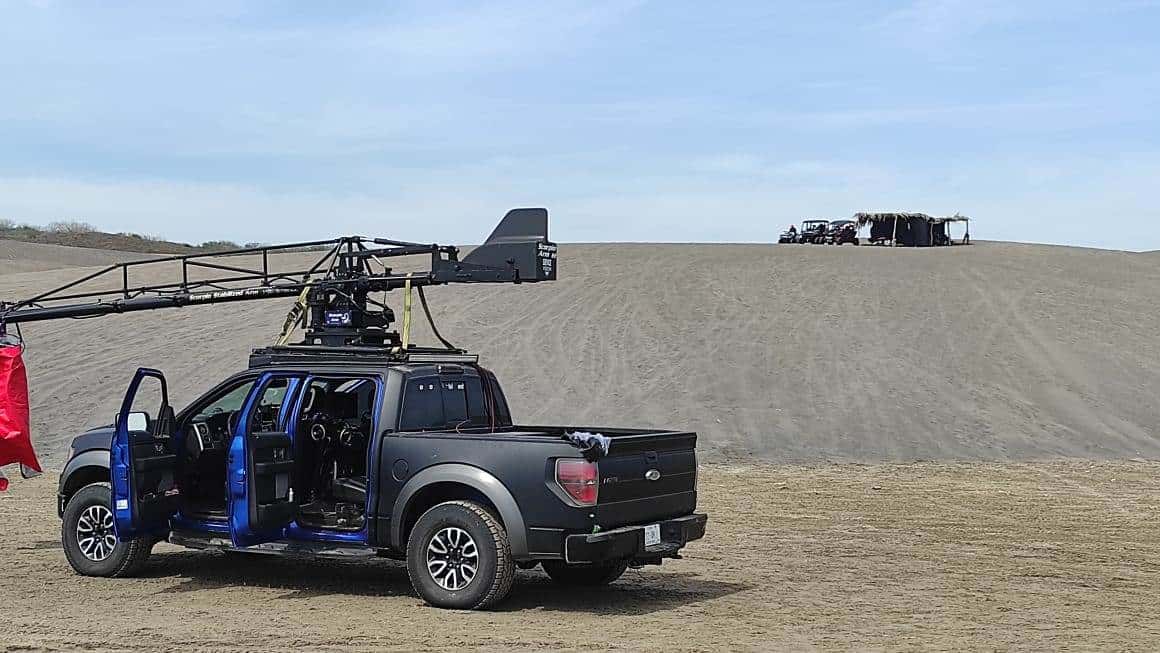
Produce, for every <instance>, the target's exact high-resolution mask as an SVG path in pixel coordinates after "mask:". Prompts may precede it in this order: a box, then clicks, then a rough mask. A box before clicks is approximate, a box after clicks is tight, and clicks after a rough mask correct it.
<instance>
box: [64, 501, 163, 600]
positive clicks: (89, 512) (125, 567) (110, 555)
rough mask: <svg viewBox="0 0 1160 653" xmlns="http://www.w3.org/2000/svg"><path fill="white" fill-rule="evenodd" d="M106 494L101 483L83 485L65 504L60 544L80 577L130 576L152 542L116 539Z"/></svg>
mask: <svg viewBox="0 0 1160 653" xmlns="http://www.w3.org/2000/svg"><path fill="white" fill-rule="evenodd" d="M110 494H111V493H110V491H109V486H108V485H105V484H103V483H95V484H93V485H86V486H85V487H83V488H81V489H80V490H78V491H77V493H76V494H74V495H73V496H72V498H71V499H69V502H68V505H66V506H65V509H64V519H63V521H62V522H61V544H62V545H63V546H64V556H65V558H66V559H68V563H69V564H70V565H72V568H73V570H75V571H76V572H77V573H78V574H80V575H82V576H104V577H108V578H118V577H121V576H131V575H133V574H134V573H136V572H137V571H138V570H140V568H141V567H142V565H144V564H145V561H146V560H148V559H149V553H150V552H151V551H152V550H153V545H154V544H156V540H154V539H152V538H141V539H136V540H130V541H128V542H122V541H120V540H118V539H117V536H116V535H115V534H114V533H113V511H112V509H111V508H110V507H109V506H110V505H112V501H111V497H110Z"/></svg>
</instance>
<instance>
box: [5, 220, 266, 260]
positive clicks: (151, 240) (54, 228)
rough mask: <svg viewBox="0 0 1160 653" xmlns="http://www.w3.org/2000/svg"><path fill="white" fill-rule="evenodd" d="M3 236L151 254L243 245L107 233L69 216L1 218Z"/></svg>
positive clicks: (248, 245) (187, 252)
mask: <svg viewBox="0 0 1160 653" xmlns="http://www.w3.org/2000/svg"><path fill="white" fill-rule="evenodd" d="M0 240H17V241H21V242H26V243H45V244H49V245H68V246H70V247H91V248H93V249H106V250H119V251H123V252H144V253H148V254H196V253H199V252H220V251H222V250H227V249H238V248H240V247H242V245H239V244H237V243H235V242H232V241H229V240H211V241H208V242H204V243H202V244H200V245H193V244H190V243H178V242H174V241H170V240H165V239H163V238H158V237H156V236H149V235H144V234H130V233H116V234H112V233H106V232H103V231H100V230H98V229H97V228H96V227H94V226H93V225H91V224H89V223H87V222H79V221H75V220H65V221H60V222H52V223H49V224H48V225H46V226H43V227H41V226H37V225H30V224H20V223H17V222H14V221H12V220H6V219H4V218H0ZM257 245H258V243H246V244H245V247H255V246H257Z"/></svg>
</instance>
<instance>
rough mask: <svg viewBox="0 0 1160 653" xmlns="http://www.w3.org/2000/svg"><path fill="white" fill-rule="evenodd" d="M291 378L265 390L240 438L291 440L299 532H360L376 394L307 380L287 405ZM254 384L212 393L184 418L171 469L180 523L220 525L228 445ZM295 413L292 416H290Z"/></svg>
mask: <svg viewBox="0 0 1160 653" xmlns="http://www.w3.org/2000/svg"><path fill="white" fill-rule="evenodd" d="M291 378H292V377H282V378H276V379H274V380H272V381H271V382H270V383H269V384H267V385H266V387H265V388H264V389H263V391H262V396H261V398H260V399H259V400H258V404H257V405H256V407H255V414H254V416H253V418H252V419H251V420H250V423H249V424H248V425H247V430H248V431H249V432H252V433H256V432H273V431H281V430H286V431H289V432H291V433H293V434H294V443H295V444H294V448H295V451H294V460H295V461H296V465H295V470H296V473H295V475H294V488H295V490H296V493H297V496H296V499H297V502H298V505H299V511H298V519H297V521H298V523H299V525H301V526H305V527H308V528H319V529H333V530H352V531H357V530H361V529H362V527H363V524H364V523H365V512H366V477H367V450H368V446H369V444H370V439H371V433H372V432H373V426H374V416H375V401H376V395H377V387H378V386H377V385H376V383H375V382H374V381H373V380H371V379H369V378H365V377H353V376H336V377H314V378H311V379H309V381H308V382H307V384H306V386H305V387H304V388H303V389H302V391H301V392H300V393H299V392H295V393H294V397H288V396H287V395H288V391H289V390H290V387H291V383H290V382H291ZM256 380H257V379H256V378H255V377H250V378H246V379H242V380H239V381H238V382H237V383H236V384H234V385H230V386H226V387H223V388H220V389H219V390H218V391H217V392H214V393H211V395H210V398H208V399H206V400H203V403H202V405H200V406H195V408H194V409H193V411H192V413H191V414H190V416H189V417H188V418H187V420H186V424H185V425H184V427H183V429H182V435H183V436H184V437H183V440H184V442H183V447H182V455H181V456H180V461H179V466H178V469H179V476H180V479H181V487H182V494H183V497H184V498H183V512H184V513H185V514H186V515H188V516H191V517H195V518H202V519H210V520H222V519H225V518H226V505H227V501H228V488H227V487H226V478H227V465H228V458H229V450H230V445H231V443H232V440H233V434H234V433H235V431H236V429H237V426H238V421H239V420H240V418H241V416H242V413H243V410H244V408H245V403H246V398H247V397H248V396H249V394H250V393H251V392H252V391H253V388H254V383H255V382H256ZM296 397H301V398H300V400H296ZM287 399H289V400H290V403H287ZM295 405H296V406H297V411H296V412H295V413H292V412H291V410H292V409H293V408H294V407H295Z"/></svg>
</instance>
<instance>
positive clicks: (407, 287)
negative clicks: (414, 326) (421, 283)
mask: <svg viewBox="0 0 1160 653" xmlns="http://www.w3.org/2000/svg"><path fill="white" fill-rule="evenodd" d="M412 274H413V273H411V272H408V273H407V280H406V281H405V282H403V342H402V347H403V353H406V352H407V347H408V346H410V344H411V275H412Z"/></svg>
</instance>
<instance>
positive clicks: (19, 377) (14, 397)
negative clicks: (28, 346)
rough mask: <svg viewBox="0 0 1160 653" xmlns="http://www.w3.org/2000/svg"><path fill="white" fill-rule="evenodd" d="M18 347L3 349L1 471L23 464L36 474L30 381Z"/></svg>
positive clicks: (0, 348) (0, 352) (0, 359)
mask: <svg viewBox="0 0 1160 653" xmlns="http://www.w3.org/2000/svg"><path fill="white" fill-rule="evenodd" d="M22 354H23V352H22V351H21V348H20V347H19V346H17V345H0V467H2V466H4V465H12V464H15V463H20V464H21V465H23V466H24V467H27V468H28V469H31V470H34V471H36V472H40V471H42V470H41V469H40V462H39V461H37V460H36V452H35V451H34V450H33V449H32V436H31V433H30V431H29V417H28V377H27V375H26V374H25V371H24V358H23V356H22Z"/></svg>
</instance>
